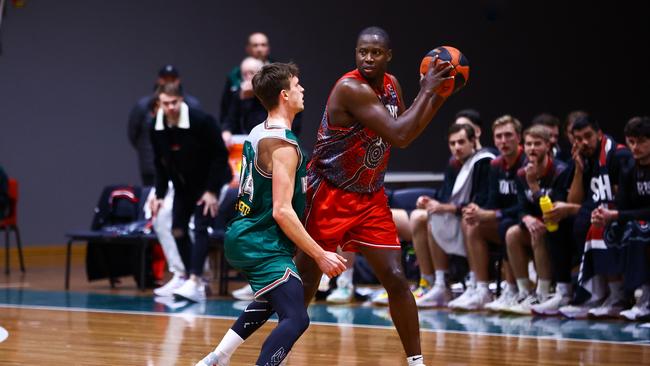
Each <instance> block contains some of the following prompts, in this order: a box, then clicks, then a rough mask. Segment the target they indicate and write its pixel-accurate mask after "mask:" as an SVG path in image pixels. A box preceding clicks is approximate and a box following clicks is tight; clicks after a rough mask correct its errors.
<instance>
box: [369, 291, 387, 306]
mask: <svg viewBox="0 0 650 366" xmlns="http://www.w3.org/2000/svg"><path fill="white" fill-rule="evenodd" d="M371 302H372V303H373V304H375V305H384V306H386V305H388V292H386V290H381V291H379V292H378V293H377V294H376V295H374V296H373V297H372V300H371Z"/></svg>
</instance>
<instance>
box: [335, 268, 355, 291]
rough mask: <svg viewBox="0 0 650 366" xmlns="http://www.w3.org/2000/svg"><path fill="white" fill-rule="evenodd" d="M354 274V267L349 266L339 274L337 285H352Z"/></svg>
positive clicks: (341, 286)
mask: <svg viewBox="0 0 650 366" xmlns="http://www.w3.org/2000/svg"><path fill="white" fill-rule="evenodd" d="M353 274H354V267H351V268H348V269H346V270H345V271H343V273H341V274H340V275H339V278H337V279H336V287H339V288H343V287H352V275H353Z"/></svg>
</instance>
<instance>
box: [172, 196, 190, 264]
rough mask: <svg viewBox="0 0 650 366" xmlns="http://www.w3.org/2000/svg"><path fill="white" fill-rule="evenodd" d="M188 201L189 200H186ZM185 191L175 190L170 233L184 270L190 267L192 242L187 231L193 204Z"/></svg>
mask: <svg viewBox="0 0 650 366" xmlns="http://www.w3.org/2000/svg"><path fill="white" fill-rule="evenodd" d="M188 201H190V202H188ZM191 201H192V199H191V197H189V195H188V194H187V193H184V192H179V191H178V190H176V192H175V193H174V204H173V206H172V235H173V237H174V240H175V241H176V247H177V249H178V253H179V254H180V256H181V260H182V261H183V266H184V267H185V270H186V271H188V272H189V269H190V268H192V242H191V241H190V236H189V233H188V224H189V222H190V218H191V217H192V213H194V207H193V206H195V205H194V204H193V203H194V202H191Z"/></svg>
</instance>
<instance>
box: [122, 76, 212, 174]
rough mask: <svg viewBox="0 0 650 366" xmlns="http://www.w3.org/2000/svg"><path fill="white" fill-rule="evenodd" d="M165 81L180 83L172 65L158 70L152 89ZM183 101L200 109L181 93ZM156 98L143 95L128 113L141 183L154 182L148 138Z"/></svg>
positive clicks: (129, 128)
mask: <svg viewBox="0 0 650 366" xmlns="http://www.w3.org/2000/svg"><path fill="white" fill-rule="evenodd" d="M165 83H175V84H178V85H181V78H180V74H179V72H178V69H177V68H176V67H175V66H174V65H165V66H163V67H162V68H161V69H160V71H158V79H157V80H156V84H155V85H154V90H155V89H156V88H158V87H159V86H161V85H163V84H165ZM183 100H184V101H185V103H186V104H187V105H188V106H189V107H190V108H193V109H201V104H200V103H199V100H198V99H196V98H195V97H193V96H191V95H189V94H185V95H183ZM157 102H158V98H157V96H156V95H155V94H154V93H151V94H148V95H145V96H144V97H142V98H140V100H138V103H136V105H135V106H134V107H133V109H131V113H129V125H128V135H129V142H131V145H132V146H133V148H135V150H136V151H137V153H138V165H139V168H140V176H141V178H142V184H143V185H145V186H152V185H153V184H154V176H155V169H154V166H153V150H152V148H151V141H150V139H149V129H150V128H151V121H152V119H153V117H154V114H155V112H156V110H157V109H158V107H157Z"/></svg>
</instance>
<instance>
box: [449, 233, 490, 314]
mask: <svg viewBox="0 0 650 366" xmlns="http://www.w3.org/2000/svg"><path fill="white" fill-rule="evenodd" d="M462 228H463V233H464V236H465V247H466V249H467V257H468V261H469V266H470V271H471V272H473V273H474V274H475V276H476V285H475V286H472V285H471V284H470V285H468V286H467V289H466V290H465V292H463V294H462V295H460V296H459V297H457V298H456V299H454V300H453V301H450V302H449V307H450V308H452V309H462V310H478V309H482V308H483V307H485V305H486V304H488V303H489V302H490V301H492V293H491V292H490V289H489V288H488V281H489V273H488V263H489V260H490V256H489V253H488V242H487V240H491V241H492V242H498V240H499V235H498V233H497V222H496V221H492V222H485V223H481V224H478V225H467V224H466V223H465V222H463V223H462Z"/></svg>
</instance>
